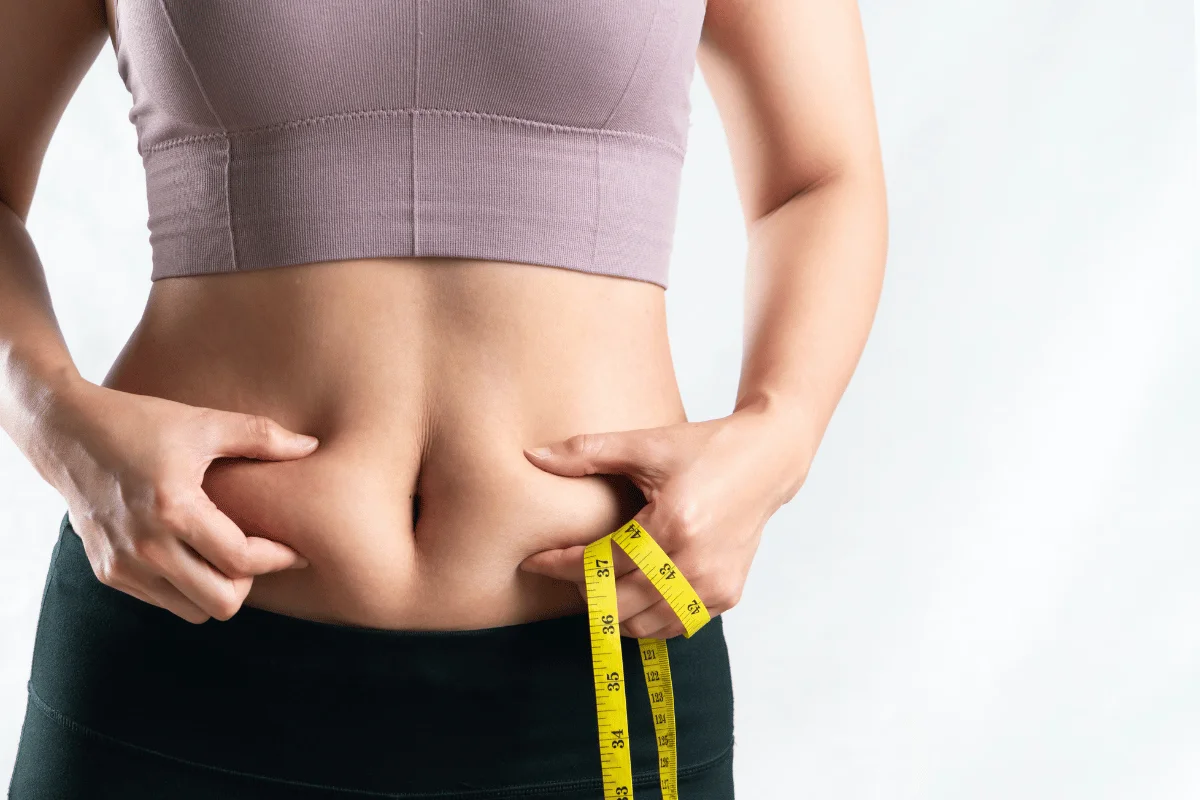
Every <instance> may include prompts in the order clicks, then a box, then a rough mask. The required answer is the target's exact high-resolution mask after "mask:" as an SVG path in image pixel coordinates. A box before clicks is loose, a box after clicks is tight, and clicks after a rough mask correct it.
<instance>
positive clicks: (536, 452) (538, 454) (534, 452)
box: [525, 447, 550, 458]
mask: <svg viewBox="0 0 1200 800" xmlns="http://www.w3.org/2000/svg"><path fill="white" fill-rule="evenodd" d="M525 452H526V453H529V455H531V456H533V457H534V458H549V457H550V448H549V447H530V448H528V449H526V451H525Z"/></svg>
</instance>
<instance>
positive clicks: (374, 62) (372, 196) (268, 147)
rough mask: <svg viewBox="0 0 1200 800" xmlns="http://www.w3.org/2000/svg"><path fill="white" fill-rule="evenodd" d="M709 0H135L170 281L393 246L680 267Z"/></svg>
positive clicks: (140, 129) (135, 32) (135, 69)
mask: <svg viewBox="0 0 1200 800" xmlns="http://www.w3.org/2000/svg"><path fill="white" fill-rule="evenodd" d="M704 13H705V0H320V1H319V2H318V1H317V0H307V2H306V1H305V0H120V2H119V3H118V4H117V13H116V29H117V37H116V41H117V67H118V70H119V73H120V76H121V79H122V80H123V81H124V83H125V86H126V88H128V90H129V92H130V94H131V96H132V98H133V103H132V106H131V108H130V111H129V119H130V121H131V122H132V123H133V124H134V125H135V127H136V129H137V139H138V152H139V153H140V154H141V156H142V163H143V165H144V167H145V170H146V191H147V201H148V206H149V212H150V213H149V220H148V223H147V227H148V228H149V231H150V244H151V249H152V253H153V270H152V273H151V280H158V279H159V278H167V277H174V276H179V275H194V274H198V273H214V272H235V271H239V270H253V269H262V268H267V267H275V266H283V265H287V264H299V263H308V262H314V261H328V260H336V259H350V258H368V257H384V256H453V257H460V258H478V259H489V260H494V261H518V262H526V263H532V264H544V265H550V266H555V267H563V268H566V269H573V270H581V271H584V272H592V273H599V274H607V275H617V276H622V277H627V278H635V279H640V280H645V281H650V282H653V283H656V284H658V285H660V286H663V287H664V288H665V287H666V285H667V272H668V269H667V267H668V261H669V257H670V251H671V243H672V238H673V235H674V228H675V217H676V211H677V202H678V193H679V178H680V170H681V167H682V163H683V156H684V152H685V149H686V145H687V133H688V123H689V113H690V103H689V97H688V93H689V89H690V85H691V82H692V75H693V68H694V66H695V56H696V47H697V44H698V42H699V37H700V29H701V25H702V23H703V20H704Z"/></svg>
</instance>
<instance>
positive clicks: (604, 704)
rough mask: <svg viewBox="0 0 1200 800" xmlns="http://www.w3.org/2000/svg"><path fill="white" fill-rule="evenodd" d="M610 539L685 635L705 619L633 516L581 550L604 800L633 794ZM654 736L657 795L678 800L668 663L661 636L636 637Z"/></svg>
mask: <svg viewBox="0 0 1200 800" xmlns="http://www.w3.org/2000/svg"><path fill="white" fill-rule="evenodd" d="M613 542H616V544H617V546H619V547H620V548H621V549H622V550H623V551H625V554H626V555H628V556H629V558H630V559H631V560H632V561H633V563H634V564H636V565H637V567H638V569H640V570H641V571H642V573H643V574H644V575H645V576H646V577H647V578H649V579H650V583H651V584H653V585H654V588H655V589H657V590H658V593H659V594H661V595H662V596H663V598H664V599H666V601H667V604H668V605H670V606H671V610H672V611H674V612H675V615H676V616H677V617H679V620H680V622H682V623H683V627H684V635H685V636H691V635H692V634H693V633H695V632H696V631H698V630H700V628H702V627H704V625H705V624H707V623H708V621H709V619H710V616H709V613H708V609H707V608H705V607H704V603H703V602H701V600H700V597H699V596H698V595H697V594H696V591H695V590H694V589H693V588H692V586H691V584H690V583H688V581H687V578H685V577H683V573H682V572H680V571H679V568H678V567H676V566H675V563H674V562H673V561H671V558H670V556H668V555H667V554H666V552H665V551H664V550H663V549H662V547H660V546H659V545H658V542H656V541H654V539H653V538H651V536H650V534H649V533H648V532H647V531H646V529H645V528H643V527H642V526H641V525H640V524H638V523H637V522H636V521H633V520H631V521H630V522H628V523H626V524H625V525H623V526H622V527H621V528H619V529H618V530H616V531H613V532H612V533H610V534H608V535H607V536H604V537H602V538H600V539H598V540H596V541H595V542H592V543H591V544H589V545H588V546H587V547H586V548H584V553H583V568H584V578H585V582H586V588H587V604H588V627H589V629H590V631H591V641H592V674H593V676H594V679H595V686H596V723H597V727H598V730H599V734H600V769H601V773H602V774H603V777H604V797H605V800H629V799H630V798H632V797H633V769H632V767H631V766H630V759H629V718H628V714H627V712H626V707H625V675H624V667H623V665H622V661H621V634H620V632H619V630H618V627H617V626H618V624H619V622H620V621H619V620H618V619H617V584H616V576H615V574H614V572H613V552H612V545H613ZM638 652H639V654H640V657H641V662H642V671H643V673H644V674H645V677H646V691H647V692H648V693H649V695H650V711H651V713H652V714H653V715H654V733H655V739H656V740H657V743H658V779H659V787H660V788H661V789H662V796H663V800H678V798H679V791H678V787H677V782H676V779H677V772H678V764H677V757H676V749H675V696H674V693H673V691H672V686H671V664H670V662H669V661H668V659H667V642H666V640H664V639H641V638H639V639H638Z"/></svg>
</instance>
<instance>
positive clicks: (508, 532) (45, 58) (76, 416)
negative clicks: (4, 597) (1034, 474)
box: [0, 0, 886, 800]
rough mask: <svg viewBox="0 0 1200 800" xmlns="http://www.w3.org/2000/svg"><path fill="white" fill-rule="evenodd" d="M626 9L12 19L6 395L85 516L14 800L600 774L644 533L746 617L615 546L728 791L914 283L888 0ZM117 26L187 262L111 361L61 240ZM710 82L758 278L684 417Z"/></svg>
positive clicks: (471, 784)
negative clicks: (868, 345) (858, 408)
mask: <svg viewBox="0 0 1200 800" xmlns="http://www.w3.org/2000/svg"><path fill="white" fill-rule="evenodd" d="M114 6H115V7H114ZM618 6H619V7H618V8H612V7H611V6H610V5H609V4H605V5H604V6H603V7H602V6H600V5H599V4H592V3H589V2H587V0H563V1H562V2H556V3H552V4H551V3H539V2H533V0H506V2H502V3H491V2H487V3H485V2H482V0H477V2H466V1H465V0H464V1H463V2H457V3H449V2H447V3H441V4H439V3H429V2H419V0H418V1H417V2H395V1H394V0H361V2H357V3H349V2H344V3H325V4H315V3H313V4H294V3H284V2H275V3H270V2H268V3H262V2H253V3H252V2H249V1H248V0H211V1H210V2H206V3H184V2H181V0H165V1H163V2H160V0H120V2H119V5H117V4H115V3H114V0H108V2H107V3H106V4H101V3H100V2H98V0H87V1H86V2H85V0H45V1H44V2H39V3H19V2H16V0H5V2H4V3H3V4H2V5H0V53H3V55H0V59H3V64H4V67H5V68H4V75H5V76H6V79H5V81H4V82H3V84H0V86H2V88H0V112H2V113H0V147H3V150H0V163H2V164H3V166H4V169H3V170H0V199H3V201H4V204H5V205H4V207H3V208H0V212H2V217H0V218H2V220H3V221H2V223H0V336H2V341H3V353H4V356H5V358H4V366H5V369H4V372H3V382H2V384H0V385H2V386H3V393H2V394H0V398H2V402H0V409H2V417H0V420H2V422H3V427H4V429H5V431H6V432H7V433H8V434H9V435H10V436H11V437H12V439H13V440H14V441H15V442H16V443H17V445H18V446H19V447H20V448H21V449H22V451H23V452H24V453H25V454H26V455H27V456H28V458H29V460H30V462H31V463H32V465H33V466H34V467H35V468H36V469H37V470H38V472H39V473H40V474H41V475H42V476H43V477H44V478H45V479H46V480H47V481H48V482H50V483H51V484H52V485H53V486H54V487H55V488H56V489H57V490H58V491H59V492H60V493H61V494H62V496H63V498H64V500H65V504H66V513H65V514H64V516H63V518H62V522H61V524H60V527H59V540H58V542H57V544H56V545H55V549H54V555H53V558H52V562H51V565H50V571H49V574H48V575H47V580H46V586H45V592H44V596H43V601H42V610H41V617H40V621H39V626H38V635H37V641H36V645H35V650H34V654H33V663H32V669H31V676H30V681H29V691H30V696H29V705H28V709H27V712H26V717H25V721H24V725H23V728H22V738H21V744H20V748H19V753H18V757H17V764H16V768H15V771H14V774H13V779H12V789H11V791H12V792H13V795H12V796H13V797H15V798H18V800H24V798H33V797H55V798H59V797H105V798H107V797H121V798H142V797H172V798H192V797H214V796H218V794H219V793H222V792H223V793H225V794H226V796H231V797H254V798H260V797H264V798H265V797H271V798H274V797H287V798H292V797H304V798H309V797H331V798H334V797H336V798H349V797H364V796H367V797H374V796H379V797H401V796H402V797H426V796H430V797H432V796H436V797H443V798H444V797H464V798H465V797H472V798H477V797H511V796H518V795H519V796H537V797H554V798H575V797H581V798H582V797H599V796H600V791H601V789H600V787H601V783H600V775H599V772H598V770H599V763H600V761H599V758H598V757H597V749H596V746H597V740H596V725H597V722H596V709H595V698H594V696H593V695H592V691H593V688H592V684H591V677H592V676H591V666H590V661H589V650H588V628H587V617H586V610H585V605H584V600H583V597H584V587H583V570H582V552H583V547H584V546H585V545H586V544H588V543H589V542H592V541H594V540H596V539H598V538H600V537H602V536H604V535H605V534H607V533H609V532H610V531H612V530H614V529H615V528H617V527H619V526H621V525H622V524H623V523H624V522H626V521H628V520H630V519H631V518H635V519H637V521H639V522H640V523H641V524H642V525H643V526H644V527H645V528H646V529H647V530H648V531H649V532H650V533H651V534H652V535H653V537H654V538H655V539H656V540H657V541H658V542H659V543H660V544H661V545H662V546H663V547H664V549H665V550H666V551H667V553H669V555H670V556H671V558H672V559H673V560H674V562H675V563H676V565H677V566H678V568H679V569H680V570H681V571H682V572H683V574H684V575H686V576H687V577H688V578H689V579H690V581H691V583H692V585H693V586H694V587H695V589H696V591H697V593H698V594H699V596H700V598H701V599H702V600H703V602H704V604H705V605H706V606H707V607H708V609H709V611H710V613H711V614H712V615H713V616H714V619H713V621H712V622H711V623H709V624H708V625H707V626H706V627H704V628H702V629H701V630H700V631H699V632H697V633H696V634H695V635H694V636H692V637H690V638H685V637H681V636H679V634H680V633H682V628H681V625H680V622H679V621H678V619H677V618H676V617H675V615H674V613H673V612H672V611H671V609H670V607H669V606H668V605H667V604H666V602H665V601H664V600H663V598H662V597H661V596H660V595H659V594H658V593H657V591H656V590H655V589H654V588H653V587H652V585H651V584H650V582H649V581H648V580H647V579H646V578H645V576H644V575H642V573H641V572H640V571H638V570H637V569H636V568H634V567H633V565H632V563H631V562H630V560H629V559H628V558H626V557H624V556H623V555H622V554H621V553H620V552H619V551H618V553H617V555H616V564H615V567H616V570H615V571H616V575H617V598H618V611H619V619H620V632H621V633H622V634H623V635H624V636H625V637H638V636H640V637H656V638H665V639H667V640H668V642H669V651H670V655H671V661H672V665H673V667H674V671H675V692H676V699H675V703H676V708H675V712H676V716H677V719H678V726H679V732H678V760H679V785H680V795H681V797H683V798H685V799H686V798H701V797H705V798H709V797H712V798H716V797H728V796H731V795H732V792H733V788H732V742H733V729H732V724H733V722H732V689H731V686H730V675H729V664H728V660H727V653H726V650H725V641H724V638H723V634H722V630H721V620H720V617H719V616H718V615H719V614H720V613H721V612H723V611H725V610H727V609H729V608H730V607H732V606H733V605H734V604H736V603H737V601H738V598H739V596H740V593H741V591H742V586H743V584H744V582H745V580H746V576H747V573H748V571H749V568H750V564H751V560H752V558H753V555H754V552H755V549H756V546H757V544H758V540H759V535H760V532H761V531H762V529H763V525H764V524H765V523H766V521H767V520H768V518H769V517H770V516H771V515H772V513H773V512H774V511H776V510H777V509H778V507H779V506H780V505H781V504H783V503H786V502H787V501H788V500H790V499H791V498H792V497H793V496H794V495H795V494H796V492H797V490H798V489H799V487H800V486H801V484H802V483H803V481H804V478H805V475H806V473H807V470H808V467H809V464H810V462H811V460H812V458H813V455H814V453H815V451H816V448H817V445H818V443H819V441H820V439H821V436H822V434H823V431H824V429H825V427H826V425H827V423H828V420H829V418H830V416H831V415H832V413H833V410H834V407H835V404H836V403H837V401H838V399H839V398H840V395H841V393H842V391H843V389H844V387H845V385H846V384H847V382H848V381H849V378H850V375H851V373H852V371H853V369H854V366H855V364H856V362H857V359H858V357H859V354H860V352H861V350H862V348H863V346H864V344H865V339H866V336H867V333H868V330H869V328H870V325H871V322H872V319H873V315H874V309H875V304H876V301H877V297H878V292H879V288H880V283H881V276H882V271H883V262H884V251H885V240H886V221H885V216H886V215H885V203H884V185H883V178H882V168H881V163H880V155H879V148H878V142H877V134H876V129H875V122H874V116H873V110H872V104H871V96H870V88H869V80H868V75H867V61H866V57H865V54H864V46H863V40H862V33H861V26H860V22H859V18H858V12H857V8H856V5H855V4H854V3H853V2H851V0H828V1H827V2H817V1H816V0H801V1H799V2H797V0H756V2H753V3H750V2H738V0H711V2H709V3H708V4H707V7H706V6H705V4H704V3H703V0H672V2H658V3H655V2H651V0H620V2H618ZM106 36H108V37H110V38H111V41H112V43H113V46H114V48H115V49H116V52H117V59H118V67H119V72H120V76H121V78H122V80H123V81H124V82H125V84H126V86H127V88H129V90H130V92H131V94H132V98H133V106H132V109H131V111H130V115H129V116H130V119H131V121H132V122H133V123H134V124H135V125H136V126H137V131H138V143H139V148H138V149H139V152H140V154H141V155H142V158H143V163H144V165H145V168H146V174H147V191H148V199H149V208H150V219H149V228H150V234H151V244H152V247H153V255H154V264H153V271H152V273H153V274H152V276H151V277H152V280H153V284H152V289H151V292H150V297H149V300H148V303H147V306H146V309H145V312H144V316H143V318H142V320H141V322H140V324H139V325H138V327H137V329H136V330H135V331H134V333H133V335H132V336H131V338H130V339H129V341H128V343H127V344H126V346H125V348H124V349H123V351H122V352H121V354H120V356H119V358H118V359H117V361H116V362H115V363H114V364H113V366H112V368H111V370H110V371H109V373H108V375H107V376H106V378H105V379H104V381H103V382H102V383H101V384H99V385H97V384H93V383H90V382H88V381H86V380H84V379H83V378H81V376H80V374H79V373H78V372H77V370H76V369H75V366H74V364H73V363H72V361H71V358H70V356H69V354H68V352H67V349H66V347H65V344H64V342H63V339H62V336H61V334H60V332H59V329H58V326H57V324H56V320H55V317H54V315H53V312H52V309H51V304H50V299H49V296H48V292H47V289H46V283H45V280H44V275H43V272H42V270H41V267H40V264H39V262H38V257H37V254H36V251H35V249H34V247H33V244H32V242H31V241H30V239H29V237H28V235H27V233H26V231H25V228H24V222H25V219H26V217H27V214H28V212H29V209H30V205H31V201H32V198H33V191H34V186H35V183H36V177H37V173H38V169H39V166H40V163H41V159H42V155H43V153H44V151H45V148H46V146H47V143H48V140H49V138H50V135H51V132H52V130H53V129H54V126H55V123H56V121H57V119H58V117H59V115H60V114H61V112H62V110H63V108H64V107H65V105H66V104H67V101H68V99H69V97H70V96H71V94H72V92H73V91H74V88H75V87H76V86H77V85H78V83H79V81H80V80H81V78H82V76H83V74H84V73H85V72H86V71H87V69H88V68H89V66H90V64H91V63H92V62H93V60H94V58H95V56H96V54H97V52H98V50H99V48H100V47H101V45H102V43H103V41H104V37H106ZM696 63H698V64H699V66H700V68H701V69H702V70H703V72H704V77H705V79H706V82H707V84H708V86H709V87H710V89H711V91H712V94H713V96H714V98H715V99H716V102H717V104H718V107H719V109H720V113H721V117H722V120H723V124H724V125H725V128H726V133H727V137H728V140H729V143H730V146H731V151H732V158H733V163H734V168H735V173H736V179H737V184H738V191H739V196H740V200H741V203H742V208H743V210H744V215H745V223H746V226H747V230H748V236H749V253H748V256H749V258H748V264H747V277H748V281H747V293H746V317H745V319H746V326H745V337H746V338H745V352H744V367H743V371H742V376H741V383H740V388H739V391H738V396H737V400H736V404H735V407H734V409H733V411H732V412H731V413H730V414H729V416H727V417H724V418H720V419H714V420H707V421H702V422H689V421H688V420H687V419H686V417H685V414H684V410H683V406H682V403H681V401H680V396H679V392H678V388H677V385H676V383H675V378H674V374H673V371H672V364H671V359H670V354H669V350H668V342H667V335H666V325H665V315H664V290H665V288H666V264H667V259H668V256H669V247H670V242H671V237H672V231H673V225H674V216H675V210H676V198H677V191H678V178H679V171H680V167H681V163H682V157H683V153H684V149H685V146H686V132H687V123H688V112H689V107H688V88H689V85H690V81H691V78H692V75H693V66H694V64H696ZM633 642H634V640H633V639H632V638H626V639H624V640H623V643H624V644H626V645H631V646H632V643H633ZM625 655H626V657H627V658H628V659H636V653H630V652H629V651H628V648H627V650H626V653H625ZM631 663H633V664H634V665H636V661H633V662H631ZM637 672H638V671H637V670H636V669H633V670H630V671H629V672H627V676H628V678H627V680H628V694H627V696H628V701H629V726H630V731H629V744H630V750H631V752H632V760H633V768H634V783H635V788H636V789H637V793H638V797H655V796H658V795H657V791H658V788H657V787H658V776H657V771H656V757H655V744H654V735H653V727H652V725H651V722H650V720H649V719H648V716H649V712H648V708H647V707H646V703H647V700H646V699H645V697H644V694H645V692H644V684H642V686H641V691H639V687H638V684H637V683H636V680H635V679H636V678H637Z"/></svg>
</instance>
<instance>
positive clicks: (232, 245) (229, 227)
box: [158, 0, 240, 272]
mask: <svg viewBox="0 0 1200 800" xmlns="http://www.w3.org/2000/svg"><path fill="white" fill-rule="evenodd" d="M158 7H159V8H160V9H161V10H162V13H163V18H164V19H165V20H166V21H167V28H169V29H170V31H171V38H172V39H173V40H174V41H175V47H176V49H178V51H179V57H180V58H182V59H183V63H185V64H187V68H188V72H189V73H191V76H192V82H193V83H195V84H196V91H197V92H199V93H200V98H201V99H202V100H204V105H205V106H206V107H207V108H208V113H210V114H212V118H213V119H214V120H215V121H216V123H217V127H219V128H220V129H221V132H220V133H217V134H203V135H206V136H213V138H217V139H224V140H225V176H224V177H225V230H226V231H227V232H228V234H229V260H230V262H232V264H233V271H234V272H237V271H239V269H240V267H239V265H238V256H237V238H236V237H235V236H234V232H233V200H232V192H231V191H230V175H229V173H230V162H231V161H232V160H233V142H232V141H231V140H230V138H229V133H228V128H227V127H226V125H225V123H224V122H223V121H222V120H221V115H220V114H218V113H217V109H216V108H215V107H214V106H213V104H212V101H211V100H209V99H208V92H206V91H204V84H203V83H202V82H201V81H200V75H199V74H198V73H197V72H196V66H195V64H193V63H192V59H191V57H190V56H188V52H187V48H186V47H184V46H183V40H182V39H180V38H179V31H177V30H176V29H175V21H174V20H173V19H171V12H170V11H168V10H167V3H166V0H158Z"/></svg>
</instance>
